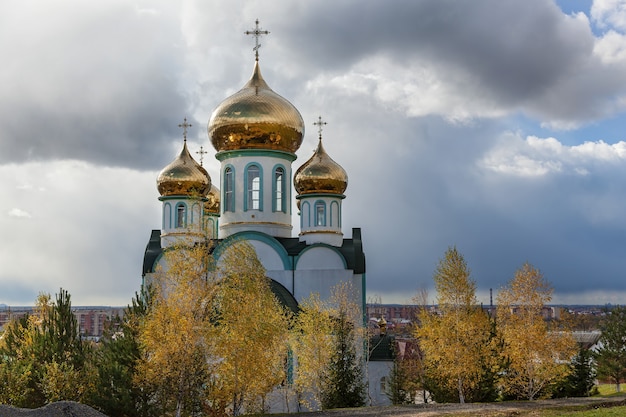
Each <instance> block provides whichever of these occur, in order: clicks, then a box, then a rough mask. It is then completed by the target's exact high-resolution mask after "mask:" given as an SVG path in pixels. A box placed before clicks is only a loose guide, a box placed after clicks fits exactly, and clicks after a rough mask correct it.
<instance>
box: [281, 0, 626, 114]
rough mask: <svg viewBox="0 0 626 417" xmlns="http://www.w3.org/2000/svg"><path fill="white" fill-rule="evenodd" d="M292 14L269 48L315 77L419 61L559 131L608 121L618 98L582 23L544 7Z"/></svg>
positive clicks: (344, 4) (535, 0) (472, 5)
mask: <svg viewBox="0 0 626 417" xmlns="http://www.w3.org/2000/svg"><path fill="white" fill-rule="evenodd" d="M294 13H295V14H296V15H295V16H294V17H293V18H291V19H285V20H281V21H276V22H273V25H274V26H278V28H277V29H276V31H277V32H278V31H284V32H287V33H288V34H287V35H286V36H284V37H281V38H280V40H279V41H278V42H281V43H282V42H284V43H286V44H287V46H285V47H284V50H285V51H287V50H289V51H292V53H295V54H297V55H298V58H297V60H298V61H300V62H303V63H306V64H307V65H308V67H309V68H315V70H316V71H318V70H319V69H320V67H321V68H322V70H325V71H330V72H341V71H345V70H346V69H347V68H350V67H352V66H355V65H356V64H357V63H359V62H361V61H362V60H363V59H364V58H367V57H371V56H376V55H380V56H383V57H387V58H388V59H390V60H391V61H393V62H394V63H395V64H396V65H397V66H398V69H399V70H401V69H402V68H406V67H410V64H411V63H420V62H421V63H427V65H429V66H430V67H432V68H434V70H435V71H436V72H438V73H439V76H440V78H441V79H440V81H441V82H443V83H447V84H450V85H451V86H452V88H454V89H456V91H457V94H458V96H460V97H463V96H467V97H468V98H469V97H472V96H476V95H478V96H480V97H482V98H483V100H486V101H487V102H489V103H491V106H495V107H498V108H501V109H506V110H507V111H516V110H517V109H521V110H523V111H525V112H527V113H528V114H530V115H532V116H533V117H535V118H538V119H539V120H542V121H548V122H554V123H556V124H561V125H563V124H567V123H576V122H580V121H584V122H586V121H589V120H594V119H596V118H601V117H605V116H606V115H607V114H612V113H613V112H614V111H615V110H616V104H615V103H612V102H611V99H610V97H612V96H613V95H615V96H617V95H620V94H623V93H624V91H625V89H624V81H626V78H625V76H624V67H623V66H621V65H617V66H613V65H605V64H603V63H602V62H601V61H600V59H599V58H598V57H597V56H594V54H593V48H594V38H593V34H592V32H591V30H590V27H589V22H588V20H587V19H586V18H584V17H581V16H573V15H565V14H563V12H562V11H561V10H560V9H559V8H558V7H557V6H556V5H555V4H554V3H553V2H552V1H548V0H530V1H523V2H521V1H519V2H502V1H497V0H479V1H472V2H458V1H452V0H443V1H442V0H429V1H419V2H416V1H408V0H407V1H396V2H391V3H377V2H368V3H363V2H357V1H340V2H333V4H332V6H330V5H327V7H319V6H318V3H311V4H309V5H308V6H304V7H301V8H298V9H296V10H294ZM359 69H360V70H362V71H366V72H367V71H376V69H375V68H364V67H363V66H360V67H359Z"/></svg>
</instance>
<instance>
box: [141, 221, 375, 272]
mask: <svg viewBox="0 0 626 417" xmlns="http://www.w3.org/2000/svg"><path fill="white" fill-rule="evenodd" d="M275 239H276V241H278V242H279V243H280V244H281V245H282V246H283V247H284V248H285V250H286V251H287V254H288V255H289V256H298V255H299V254H300V253H301V252H302V251H303V250H304V249H305V248H306V247H307V244H306V243H305V242H300V240H299V239H298V238H297V237H278V238H275ZM222 240H223V239H220V240H218V241H216V243H218V244H219V242H221V241H222ZM337 249H338V250H339V252H340V253H341V254H342V255H343V257H344V258H345V260H346V264H347V267H348V269H351V270H353V271H354V273H355V274H364V273H365V254H364V253H363V242H362V241H361V229H360V228H353V229H352V239H344V240H343V244H342V245H341V247H340V248H337ZM162 251H163V249H162V248H161V231H160V230H153V231H152V233H151V234H150V240H149V241H148V245H147V246H146V252H145V254H144V257H143V271H142V272H143V274H142V275H145V274H147V273H150V272H154V266H155V262H156V260H157V258H158V257H159V255H160V254H161V252H162Z"/></svg>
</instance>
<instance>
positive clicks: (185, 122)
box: [178, 117, 193, 143]
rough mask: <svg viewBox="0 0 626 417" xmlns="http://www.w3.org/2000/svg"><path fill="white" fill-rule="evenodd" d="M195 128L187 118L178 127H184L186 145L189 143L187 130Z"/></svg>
mask: <svg viewBox="0 0 626 417" xmlns="http://www.w3.org/2000/svg"><path fill="white" fill-rule="evenodd" d="M191 126H193V125H192V124H191V123H187V118H186V117H185V119H184V120H183V122H182V123H181V124H179V125H178V127H182V128H183V139H184V140H185V143H186V142H187V128H188V127H191Z"/></svg>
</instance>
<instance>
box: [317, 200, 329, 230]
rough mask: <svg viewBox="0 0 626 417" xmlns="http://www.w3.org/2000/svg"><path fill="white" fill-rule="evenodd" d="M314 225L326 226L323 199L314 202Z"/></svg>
mask: <svg viewBox="0 0 626 417" xmlns="http://www.w3.org/2000/svg"><path fill="white" fill-rule="evenodd" d="M315 225H316V226H326V203H324V202H323V201H316V202H315Z"/></svg>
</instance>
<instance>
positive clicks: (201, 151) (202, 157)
mask: <svg viewBox="0 0 626 417" xmlns="http://www.w3.org/2000/svg"><path fill="white" fill-rule="evenodd" d="M196 153H197V154H199V155H200V166H202V159H204V155H205V154H207V153H208V152H207V151H205V150H203V149H202V146H200V150H199V151H196Z"/></svg>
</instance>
